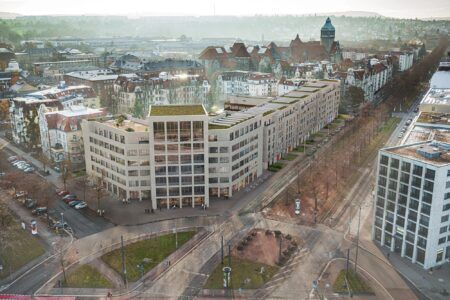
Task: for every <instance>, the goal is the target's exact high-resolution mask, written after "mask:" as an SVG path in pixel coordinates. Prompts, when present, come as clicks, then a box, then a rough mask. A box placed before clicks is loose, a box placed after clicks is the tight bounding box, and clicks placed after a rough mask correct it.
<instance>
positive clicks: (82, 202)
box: [75, 201, 88, 209]
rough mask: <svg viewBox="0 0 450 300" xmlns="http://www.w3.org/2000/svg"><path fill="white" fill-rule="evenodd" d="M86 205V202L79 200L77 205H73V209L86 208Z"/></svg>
mask: <svg viewBox="0 0 450 300" xmlns="http://www.w3.org/2000/svg"><path fill="white" fill-rule="evenodd" d="M87 206H88V205H87V203H86V202H84V201H81V202H80V203H78V204H77V205H75V209H83V208H86V207H87Z"/></svg>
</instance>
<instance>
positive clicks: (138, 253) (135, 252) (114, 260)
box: [101, 231, 196, 281]
mask: <svg viewBox="0 0 450 300" xmlns="http://www.w3.org/2000/svg"><path fill="white" fill-rule="evenodd" d="M195 234H196V231H185V232H179V233H178V234H177V235H178V248H180V247H181V246H182V245H183V244H184V243H186V242H187V241H188V240H190V239H191V238H192V237H193V236H194V235H195ZM175 250H176V238H175V234H174V233H171V234H167V235H162V236H157V237H153V238H150V239H148V240H143V241H139V242H136V243H133V244H129V245H126V246H125V247H124V252H125V262H126V268H127V278H128V280H129V281H137V280H138V279H139V278H140V277H141V270H140V269H139V268H138V265H139V264H143V268H144V273H146V272H148V271H149V270H150V269H152V268H153V267H154V266H156V265H157V264H159V263H160V262H161V261H163V260H164V259H165V258H166V257H167V256H169V255H170V254H171V253H172V252H174V251H175ZM101 259H102V260H103V261H104V262H105V263H106V264H107V265H109V266H110V267H111V268H113V269H114V270H116V272H117V273H119V274H122V256H121V251H120V249H116V250H114V251H111V252H109V253H106V254H104V255H103V256H102V257H101ZM144 261H146V262H145V263H143V262H144Z"/></svg>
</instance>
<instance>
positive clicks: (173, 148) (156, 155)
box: [148, 105, 209, 208]
mask: <svg viewBox="0 0 450 300" xmlns="http://www.w3.org/2000/svg"><path fill="white" fill-rule="evenodd" d="M148 121H149V136H150V149H149V150H150V161H151V162H152V165H151V168H150V170H151V177H150V178H151V186H152V187H153V188H152V189H151V194H152V203H153V206H154V207H164V208H166V207H167V208H169V207H173V206H175V207H185V206H191V207H194V206H196V205H202V204H203V205H206V206H209V193H208V177H209V176H208V114H207V113H206V110H205V108H204V107H203V105H161V106H151V107H150V113H149V116H148Z"/></svg>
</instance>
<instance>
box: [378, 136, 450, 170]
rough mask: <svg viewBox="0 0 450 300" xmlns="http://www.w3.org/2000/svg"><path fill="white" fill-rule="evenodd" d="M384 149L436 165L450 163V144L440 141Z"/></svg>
mask: <svg viewBox="0 0 450 300" xmlns="http://www.w3.org/2000/svg"><path fill="white" fill-rule="evenodd" d="M382 150H383V151H385V152H388V153H393V154H397V155H400V156H403V157H406V158H411V159H415V160H418V161H421V162H424V163H428V164H432V165H436V166H443V165H447V164H449V163H450V144H447V143H442V142H438V141H426V142H420V143H416V144H408V145H403V146H398V147H392V148H385V149H382Z"/></svg>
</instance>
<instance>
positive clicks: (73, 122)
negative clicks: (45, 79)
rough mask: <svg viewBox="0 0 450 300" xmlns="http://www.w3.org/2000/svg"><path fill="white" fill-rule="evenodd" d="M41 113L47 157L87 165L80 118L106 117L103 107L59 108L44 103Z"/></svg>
mask: <svg viewBox="0 0 450 300" xmlns="http://www.w3.org/2000/svg"><path fill="white" fill-rule="evenodd" d="M38 113H39V129H40V136H41V148H42V153H43V154H44V155H45V156H46V157H47V159H48V160H49V161H51V162H56V163H59V162H62V161H64V160H68V161H70V162H71V163H72V166H80V167H81V166H84V161H85V160H84V145H83V140H82V133H81V121H82V120H83V119H90V118H96V117H100V116H104V115H105V114H106V113H105V112H104V110H101V109H93V108H87V107H84V106H72V107H70V108H68V109H65V110H60V111H58V110H56V108H55V107H53V108H47V107H46V106H45V105H41V106H40V107H39V112H38Z"/></svg>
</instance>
